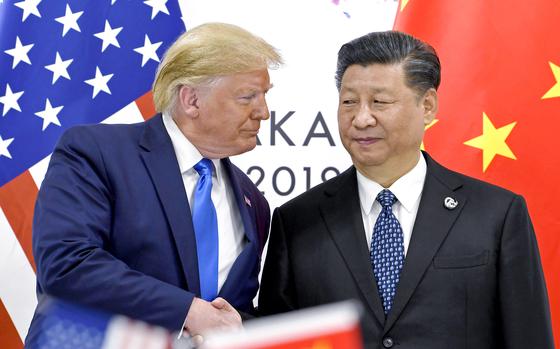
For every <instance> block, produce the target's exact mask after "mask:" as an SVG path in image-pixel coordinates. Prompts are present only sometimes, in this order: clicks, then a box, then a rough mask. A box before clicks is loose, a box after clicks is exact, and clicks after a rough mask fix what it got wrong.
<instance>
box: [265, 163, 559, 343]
mask: <svg viewBox="0 0 560 349" xmlns="http://www.w3.org/2000/svg"><path fill="white" fill-rule="evenodd" d="M424 156H425V158H426V161H427V166H428V167H427V175H426V181H425V184H424V189H423V192H422V198H421V202H420V206H419V209H418V214H417V217H416V221H415V224H414V228H413V232H412V238H411V241H410V245H409V249H408V252H407V255H406V259H405V263H404V266H403V269H402V272H401V278H400V282H399V285H398V288H397V293H396V296H395V299H394V304H393V308H392V310H391V311H390V313H389V314H388V316H387V318H386V319H385V316H384V313H383V308H382V305H381V301H380V298H379V295H378V291H377V286H376V283H375V278H374V276H373V268H372V266H371V263H370V258H369V250H368V246H367V243H366V239H365V232H364V227H363V221H362V217H361V211H360V203H359V195H358V186H357V179H356V170H355V168H354V167H352V168H350V169H348V170H347V171H345V172H344V173H342V174H341V175H339V176H338V177H336V178H333V179H332V180H330V181H328V182H326V183H323V184H321V185H319V186H317V187H315V188H313V189H311V190H310V191H308V192H306V193H304V194H302V195H301V196H299V197H297V198H295V199H293V200H291V201H290V202H288V203H286V204H284V205H283V206H281V207H280V208H278V209H277V210H276V211H275V212H274V216H273V222H272V231H271V237H270V245H269V248H268V256H267V259H266V263H265V267H264V273H263V278H262V284H261V290H260V298H259V309H260V311H261V313H263V314H273V313H280V312H286V311H290V310H294V309H300V308H306V307H311V306H316V305H320V304H326V303H332V302H336V301H341V300H346V299H350V298H353V299H356V300H358V301H359V302H361V303H362V305H363V307H364V310H365V311H364V316H363V321H362V330H363V337H364V342H365V344H366V347H367V348H383V347H384V345H383V344H382V343H383V339H387V338H390V339H391V340H392V342H393V348H398V349H405V348H406V349H409V348H410V349H422V348H426V349H439V348H452V349H463V348H476V349H481V348H508V349H509V348H523V349H527V348H531V349H533V348H543V349H544V348H546V349H548V348H553V340H552V330H551V324H550V315H549V308H548V299H547V294H546V288H545V283H544V278H543V273H542V270H541V264H540V258H539V253H538V247H537V242H536V239H535V234H534V231H533V227H532V225H531V221H530V218H529V215H528V213H527V208H526V205H525V202H524V200H523V198H522V197H520V196H518V195H516V194H513V193H511V192H509V191H506V190H504V189H501V188H498V187H496V186H493V185H490V184H488V183H484V182H481V181H478V180H475V179H472V178H469V177H466V176H463V175H461V174H458V173H455V172H452V171H449V170H447V169H445V168H444V167H442V166H441V165H439V164H437V163H436V162H435V161H434V160H432V159H431V158H430V157H429V156H427V154H424ZM446 197H451V198H454V199H455V200H457V201H458V203H459V204H458V206H457V207H456V208H454V209H448V208H446V207H445V206H444V199H445V198H446ZM385 344H389V343H388V341H385Z"/></svg>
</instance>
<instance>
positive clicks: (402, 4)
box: [401, 0, 410, 12]
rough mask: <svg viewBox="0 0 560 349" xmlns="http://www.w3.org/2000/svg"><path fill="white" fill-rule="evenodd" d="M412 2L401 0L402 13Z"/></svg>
mask: <svg viewBox="0 0 560 349" xmlns="http://www.w3.org/2000/svg"><path fill="white" fill-rule="evenodd" d="M409 1H410V0H401V12H402V11H403V10H404V8H405V7H406V5H408V2H409Z"/></svg>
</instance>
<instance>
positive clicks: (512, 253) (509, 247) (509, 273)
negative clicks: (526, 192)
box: [498, 196, 554, 349]
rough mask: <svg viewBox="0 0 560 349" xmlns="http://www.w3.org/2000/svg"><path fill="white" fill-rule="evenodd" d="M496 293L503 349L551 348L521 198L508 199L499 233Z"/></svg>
mask: <svg viewBox="0 0 560 349" xmlns="http://www.w3.org/2000/svg"><path fill="white" fill-rule="evenodd" d="M500 243H501V249H500V256H499V271H498V272H499V279H498V281H499V293H500V310H501V318H502V329H503V334H504V338H503V341H504V344H505V346H504V348H508V349H517V348H519V349H522V348H543V349H548V348H554V344H553V338H552V329H551V322H550V312H549V304H548V297H547V291H546V286H545V280H544V276H543V272H542V267H541V261H540V257H539V250H538V245H537V240H536V237H535V232H534V230H533V226H532V224H531V220H530V218H529V214H528V212H527V207H526V204H525V201H524V200H523V198H522V197H520V196H516V197H515V198H514V200H513V201H512V203H511V205H510V208H509V210H508V213H507V215H506V219H505V222H504V227H503V231H502V236H501V242H500Z"/></svg>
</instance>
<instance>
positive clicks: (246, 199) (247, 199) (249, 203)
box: [243, 195, 253, 207]
mask: <svg viewBox="0 0 560 349" xmlns="http://www.w3.org/2000/svg"><path fill="white" fill-rule="evenodd" d="M243 198H244V199H245V203H246V204H247V205H249V207H253V206H251V200H249V198H248V197H247V196H245V195H243Z"/></svg>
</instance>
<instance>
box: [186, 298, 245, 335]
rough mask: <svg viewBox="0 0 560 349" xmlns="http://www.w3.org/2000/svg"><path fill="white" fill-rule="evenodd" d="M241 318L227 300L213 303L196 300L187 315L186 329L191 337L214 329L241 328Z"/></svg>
mask: <svg viewBox="0 0 560 349" xmlns="http://www.w3.org/2000/svg"><path fill="white" fill-rule="evenodd" d="M240 327H241V316H240V315H239V313H238V312H237V310H235V308H234V307H232V306H231V304H229V303H228V302H227V301H226V300H225V299H223V298H220V297H218V298H216V299H214V300H213V301H212V302H211V303H210V302H207V301H205V300H203V299H200V298H196V297H195V298H194V299H193V302H192V304H191V307H190V309H189V312H188V314H187V321H186V324H185V329H186V330H187V331H188V332H189V334H190V335H191V336H194V335H200V334H204V333H206V332H208V331H209V330H212V329H221V328H240Z"/></svg>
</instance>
